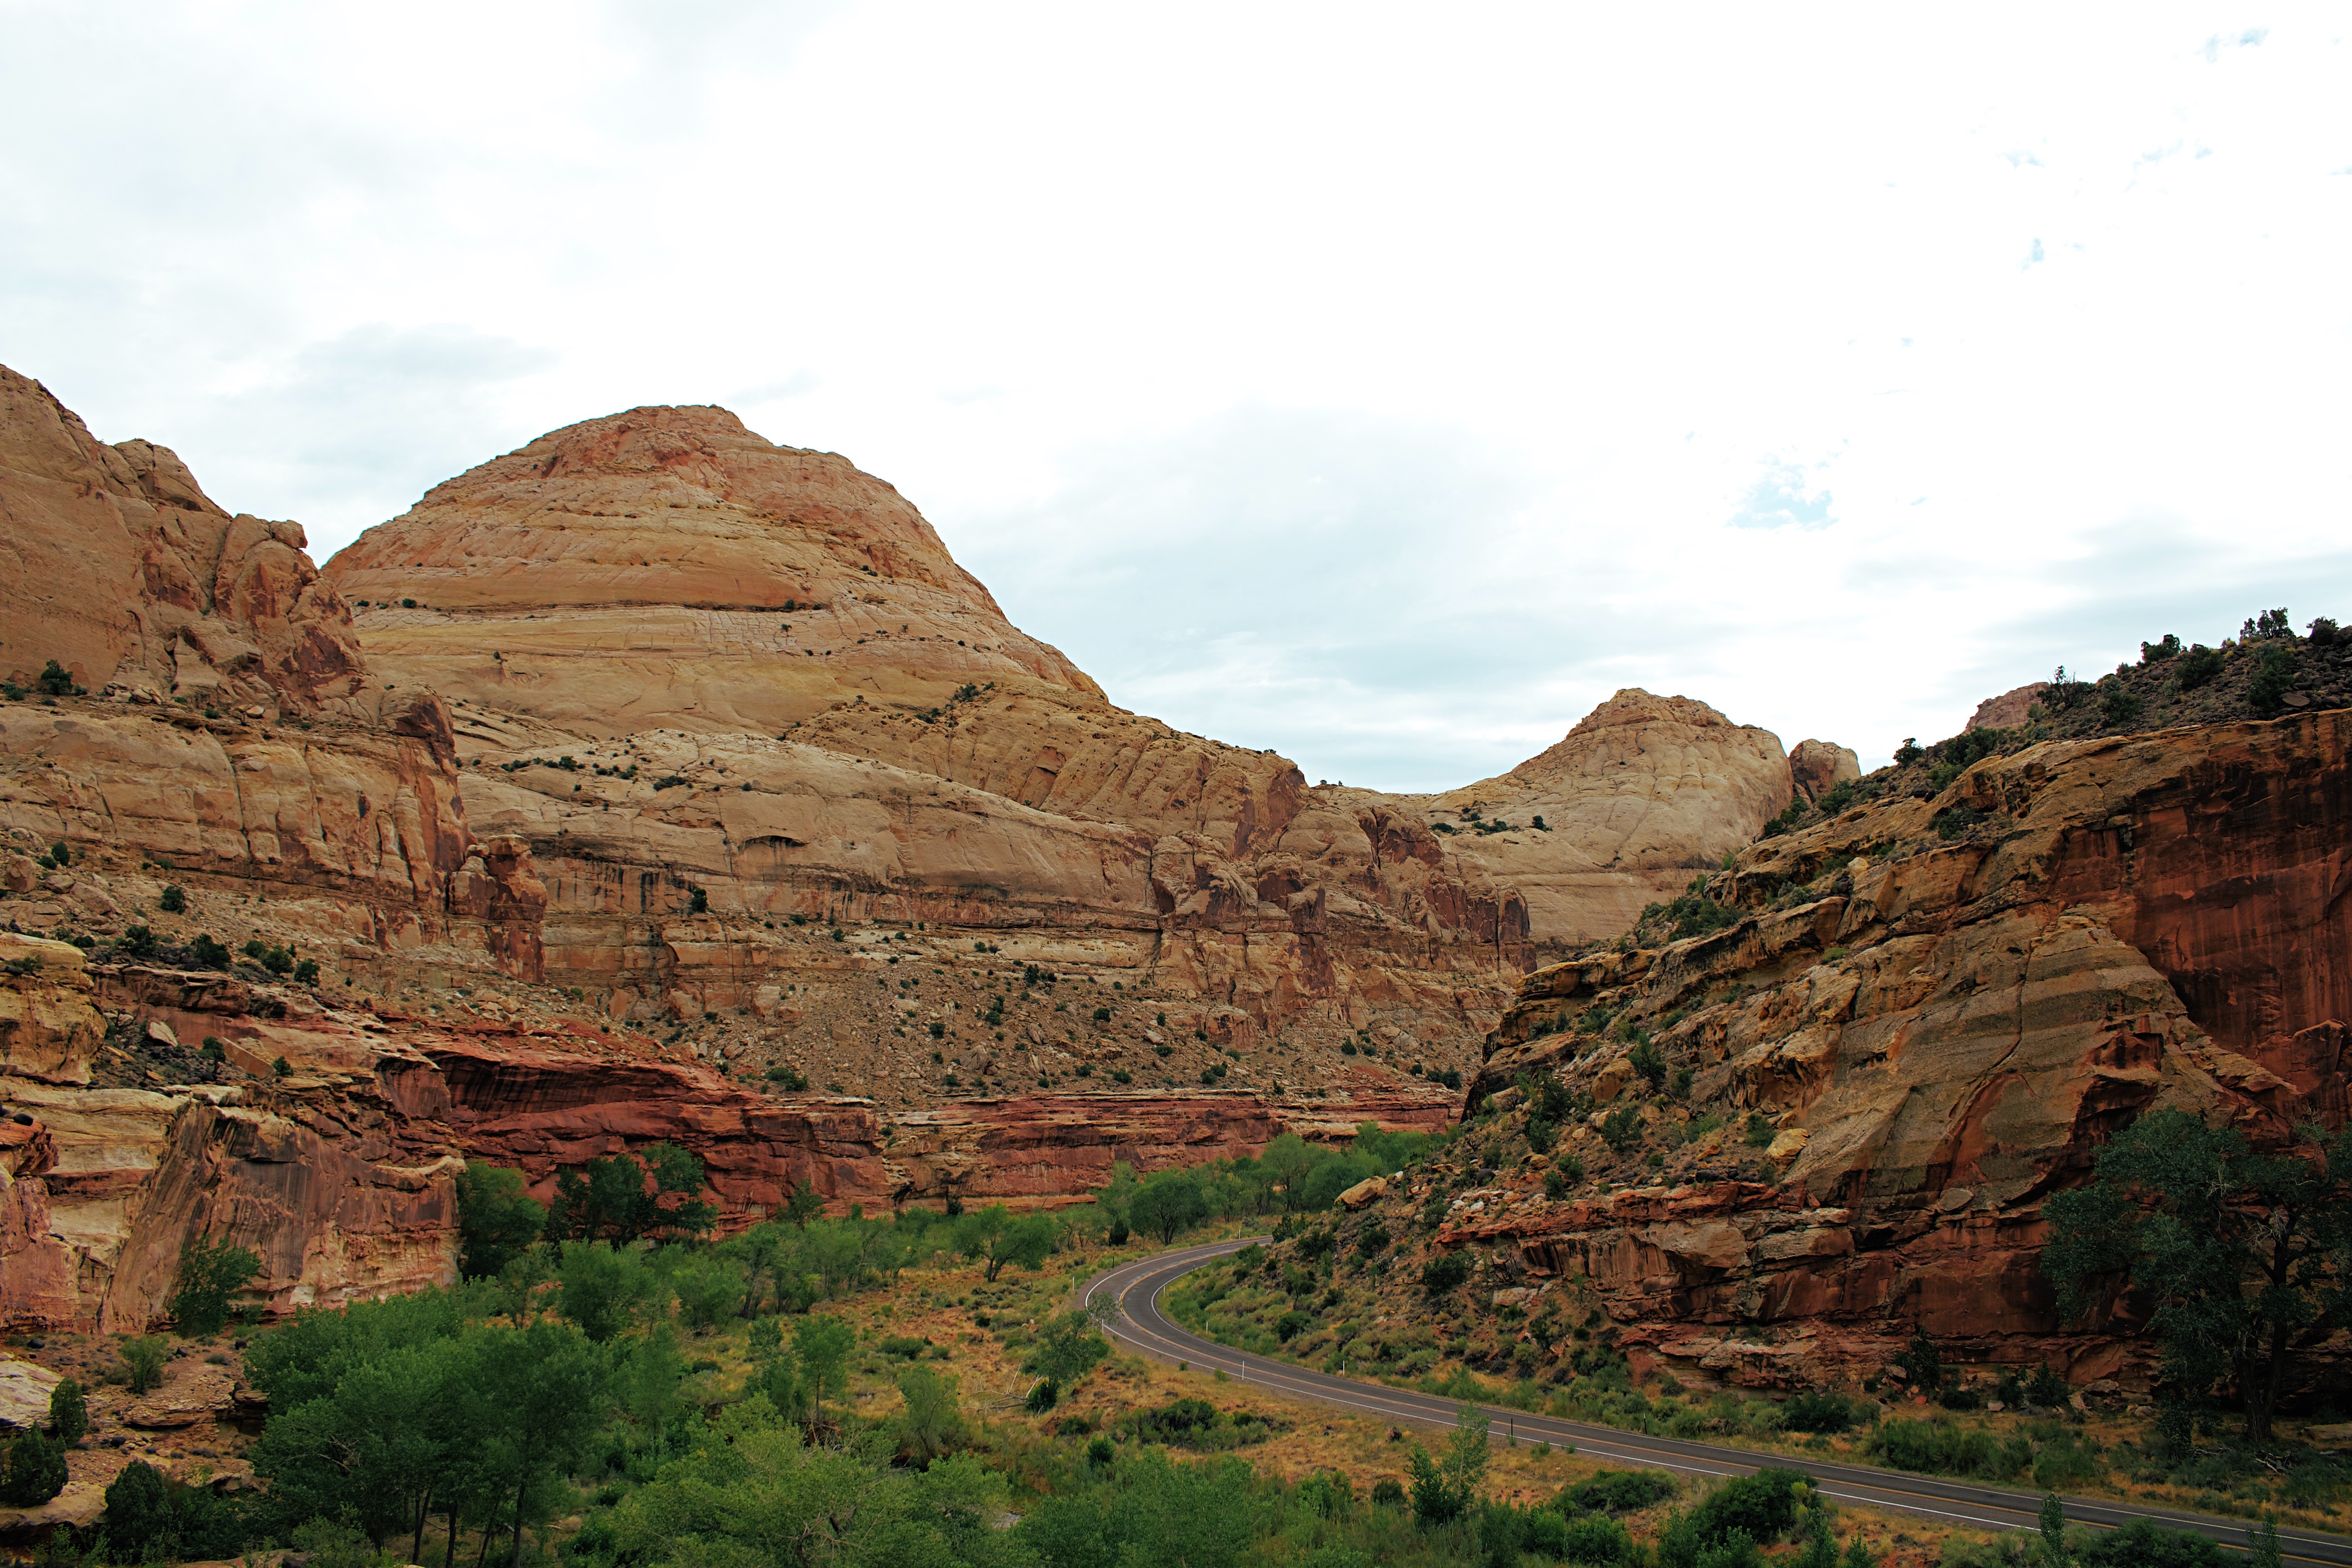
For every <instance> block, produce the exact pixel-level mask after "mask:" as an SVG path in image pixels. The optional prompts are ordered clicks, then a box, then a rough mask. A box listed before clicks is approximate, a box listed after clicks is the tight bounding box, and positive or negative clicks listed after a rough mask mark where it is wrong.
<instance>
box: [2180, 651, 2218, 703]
mask: <svg viewBox="0 0 2352 1568" xmlns="http://www.w3.org/2000/svg"><path fill="white" fill-rule="evenodd" d="M2221 665H2222V658H2221V649H2220V648H2218V647H2206V646H2205V645H2204V644H2203V643H2199V644H2198V645H2197V646H2196V647H2192V648H2190V649H2189V651H2188V652H2187V653H2186V654H2184V655H2182V656H2181V659H2180V663H2179V665H2178V666H2176V667H2175V668H2174V669H2173V671H2172V679H2174V680H2175V681H2178V682H2179V686H2180V689H2181V690H2183V691H2194V690H2196V689H2198V688H2199V687H2200V686H2210V684H2212V680H2213V678H2214V677H2215V676H2217V675H2219V674H2221Z"/></svg>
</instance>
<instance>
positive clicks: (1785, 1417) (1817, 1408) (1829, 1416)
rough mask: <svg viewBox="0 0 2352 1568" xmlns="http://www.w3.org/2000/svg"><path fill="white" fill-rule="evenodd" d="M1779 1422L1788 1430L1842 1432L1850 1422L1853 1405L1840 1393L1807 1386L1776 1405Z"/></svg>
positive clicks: (1850, 1424) (1851, 1420)
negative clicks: (1819, 1390) (1797, 1393)
mask: <svg viewBox="0 0 2352 1568" xmlns="http://www.w3.org/2000/svg"><path fill="white" fill-rule="evenodd" d="M1780 1425H1781V1426H1783V1427H1785V1428H1787V1429H1788V1430H1789V1431H1791V1432H1843V1431H1845V1430H1846V1429H1847V1428H1848V1427H1850V1426H1853V1406H1851V1405H1848V1404H1847V1403H1846V1402H1845V1400H1844V1398H1843V1396H1842V1395H1839V1394H1831V1393H1828V1392H1826V1391H1823V1392H1814V1391H1811V1390H1808V1391H1807V1392H1805V1393H1803V1394H1799V1395H1797V1396H1796V1397H1795V1398H1794V1399H1791V1400H1790V1401H1789V1402H1788V1403H1787V1404H1786V1405H1782V1406H1780Z"/></svg>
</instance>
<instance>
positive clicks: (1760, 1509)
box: [1688, 1468, 1812, 1546]
mask: <svg viewBox="0 0 2352 1568" xmlns="http://www.w3.org/2000/svg"><path fill="white" fill-rule="evenodd" d="M1811 1484H1812V1478H1811V1476H1809V1475H1806V1474H1805V1473H1804V1472H1803V1471H1801V1470H1788V1469H1780V1468H1773V1469H1765V1470H1759V1471H1757V1472H1756V1473H1755V1474H1754V1475H1752V1476H1740V1477H1738V1478H1737V1479H1733V1480H1730V1481H1727V1482H1725V1483H1724V1484H1723V1486H1722V1487H1720V1488H1719V1489H1717V1490H1716V1491H1714V1492H1713V1493H1711V1494H1709V1495H1708V1497H1707V1498H1706V1500H1705V1501H1703V1502H1701V1503H1700V1504H1699V1505H1698V1506H1697V1507H1696V1508H1695V1509H1693V1510H1691V1511H1690V1514H1689V1516H1688V1517H1689V1518H1690V1519H1691V1520H1692V1521H1694V1522H1696V1525H1697V1526H1698V1529H1699V1531H1700V1533H1701V1535H1702V1537H1703V1538H1704V1540H1705V1541H1706V1544H1708V1545H1711V1546H1712V1545H1719V1544H1721V1543H1722V1542H1724V1541H1725V1540H1726V1539H1727V1537H1729V1536H1731V1535H1733V1534H1745V1535H1746V1536H1747V1538H1748V1540H1750V1541H1773V1540H1777V1539H1778V1538H1779V1537H1780V1535H1781V1534H1783V1533H1784V1532H1785V1531H1787V1530H1788V1528H1789V1527H1790V1525H1792V1524H1794V1523H1796V1522H1797V1510H1798V1508H1799V1506H1800V1504H1799V1502H1798V1499H1797V1489H1798V1488H1799V1487H1801V1486H1805V1487H1809V1486H1811Z"/></svg>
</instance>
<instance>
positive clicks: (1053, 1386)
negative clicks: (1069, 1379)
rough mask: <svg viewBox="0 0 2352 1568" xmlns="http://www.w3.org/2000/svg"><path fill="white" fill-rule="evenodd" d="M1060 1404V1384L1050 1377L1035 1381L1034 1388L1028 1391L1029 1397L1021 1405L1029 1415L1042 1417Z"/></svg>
mask: <svg viewBox="0 0 2352 1568" xmlns="http://www.w3.org/2000/svg"><path fill="white" fill-rule="evenodd" d="M1061 1402H1062V1386H1061V1384H1057V1383H1055V1381H1054V1380H1053V1379H1052V1378H1050V1377H1041V1378H1039V1379H1038V1380H1037V1383H1036V1386H1034V1387H1033V1388H1032V1389H1030V1390H1029V1397H1028V1398H1026V1399H1024V1400H1023V1401H1022V1404H1023V1405H1025V1406H1026V1407H1027V1409H1028V1411H1029V1414H1030V1415H1044V1414H1045V1412H1046V1411H1048V1410H1051V1409H1052V1408H1054V1406H1055V1405H1059V1404H1060V1403H1061Z"/></svg>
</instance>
